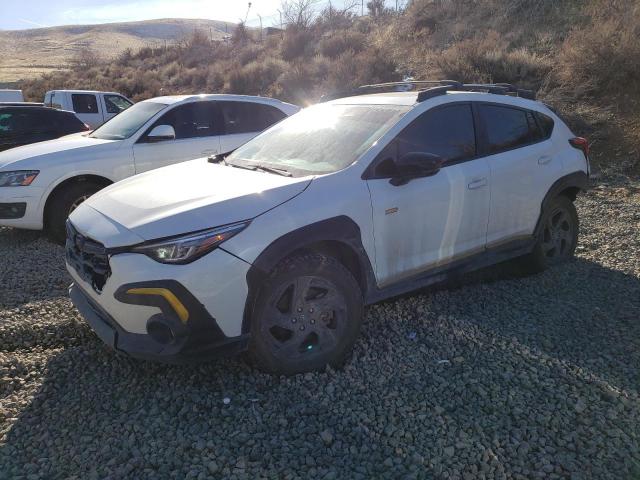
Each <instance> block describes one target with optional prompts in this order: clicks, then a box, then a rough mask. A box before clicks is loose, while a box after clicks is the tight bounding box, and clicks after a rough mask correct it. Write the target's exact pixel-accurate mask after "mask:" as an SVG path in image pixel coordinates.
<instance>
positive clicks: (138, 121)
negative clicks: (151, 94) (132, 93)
mask: <svg viewBox="0 0 640 480" xmlns="http://www.w3.org/2000/svg"><path fill="white" fill-rule="evenodd" d="M166 106H167V104H166V103H157V102H141V103H136V104H135V105H132V106H131V107H129V108H127V109H126V110H125V111H124V112H122V113H120V114H118V115H116V116H115V117H113V118H112V119H111V120H109V121H108V122H107V123H105V124H104V125H102V126H101V127H99V128H97V129H96V130H94V132H93V133H92V134H91V135H89V136H90V137H91V138H99V139H101V140H124V139H125V138H129V137H130V136H131V135H133V134H134V133H136V132H137V131H138V130H140V127H142V126H143V125H144V124H145V123H147V121H148V120H149V119H150V118H151V117H153V116H154V115H155V114H156V113H158V112H159V111H160V110H162V109H164V108H166Z"/></svg>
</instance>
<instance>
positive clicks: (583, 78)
mask: <svg viewBox="0 0 640 480" xmlns="http://www.w3.org/2000/svg"><path fill="white" fill-rule="evenodd" d="M596 9H597V10H596ZM594 10H596V12H600V13H599V14H598V13H596V14H595V15H594V17H593V22H592V24H591V25H588V26H587V27H585V28H583V29H579V30H575V31H574V32H573V33H572V34H571V35H570V36H569V38H567V40H566V42H565V43H564V45H563V46H562V49H561V51H560V55H559V56H558V59H557V64H556V67H555V68H554V71H553V74H554V75H553V78H552V82H553V83H555V86H559V87H560V88H561V89H562V90H566V91H568V92H569V93H572V94H574V95H585V94H587V95H601V94H605V93H608V94H611V93H614V94H620V93H623V92H624V93H633V94H636V95H637V94H639V93H640V71H639V68H640V67H639V66H640V5H639V4H638V3H637V2H634V1H631V0H629V1H600V2H598V4H597V5H596V6H594Z"/></svg>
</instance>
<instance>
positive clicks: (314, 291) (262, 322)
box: [249, 253, 363, 375]
mask: <svg viewBox="0 0 640 480" xmlns="http://www.w3.org/2000/svg"><path fill="white" fill-rule="evenodd" d="M362 311H363V300H362V293H361V290H360V287H359V285H358V282H357V281H356V279H355V278H354V277H353V275H352V274H351V272H350V271H349V270H347V268H345V267H344V266H343V265H342V264H341V263H340V262H339V261H338V260H336V259H335V258H333V257H330V256H327V255H323V254H319V253H309V254H302V255H299V256H294V257H291V258H288V259H286V260H284V261H283V262H281V263H280V264H279V265H278V266H277V267H276V268H275V269H274V271H273V272H272V273H271V274H270V275H269V277H268V278H267V280H266V281H265V283H264V284H263V285H262V287H261V288H260V291H259V293H258V296H257V300H256V304H255V308H254V311H253V315H252V318H251V332H252V335H251V343H250V346H249V349H250V353H251V355H252V357H253V358H254V360H255V362H256V363H257V365H258V367H259V368H261V369H263V370H266V371H269V372H274V373H284V374H288V375H289V374H295V373H301V372H308V371H313V370H321V369H323V368H324V367H325V366H326V365H327V364H328V365H331V366H333V367H337V366H340V365H341V364H342V362H343V361H344V359H345V358H346V357H347V355H348V354H349V353H350V352H351V349H352V347H353V344H354V343H355V340H356V338H357V336H358V333H359V331H360V323H361V321H362Z"/></svg>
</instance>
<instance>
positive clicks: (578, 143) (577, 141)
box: [569, 137, 589, 157]
mask: <svg viewBox="0 0 640 480" xmlns="http://www.w3.org/2000/svg"><path fill="white" fill-rule="evenodd" d="M569 143H570V144H571V146H572V147H573V148H577V149H578V150H582V153H584V156H585V157H588V156H589V141H588V140H587V139H586V138H583V137H575V138H572V139H570V140H569Z"/></svg>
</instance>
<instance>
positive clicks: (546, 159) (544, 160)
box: [538, 155, 553, 165]
mask: <svg viewBox="0 0 640 480" xmlns="http://www.w3.org/2000/svg"><path fill="white" fill-rule="evenodd" d="M551 160H553V158H552V157H551V156H549V155H543V156H542V157H540V158H539V159H538V165H546V164H547V163H549V162H550V161H551Z"/></svg>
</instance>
